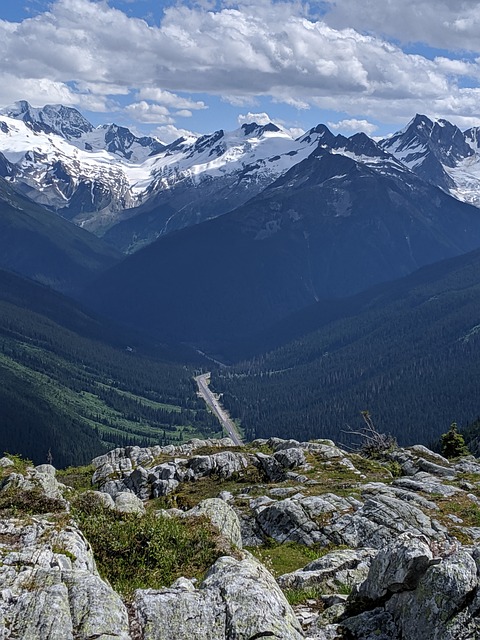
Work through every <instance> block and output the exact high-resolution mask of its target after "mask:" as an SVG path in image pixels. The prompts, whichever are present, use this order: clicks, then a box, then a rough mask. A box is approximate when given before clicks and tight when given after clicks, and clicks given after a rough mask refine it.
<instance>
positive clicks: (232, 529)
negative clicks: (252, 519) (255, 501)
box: [183, 498, 242, 549]
mask: <svg viewBox="0 0 480 640" xmlns="http://www.w3.org/2000/svg"><path fill="white" fill-rule="evenodd" d="M195 516H206V517H207V518H208V519H209V520H210V521H211V522H212V524H213V525H214V526H215V527H216V528H217V529H218V530H219V531H220V533H221V534H222V535H223V536H224V537H225V538H226V539H227V540H228V541H229V542H230V543H231V544H233V545H235V546H236V547H238V548H239V549H241V548H242V535H241V532H240V522H239V519H238V516H237V514H236V513H235V511H234V510H233V509H232V507H231V506H230V505H229V504H228V503H227V502H225V501H224V500H221V499H220V498H208V499H207V500H202V502H200V503H199V504H198V505H197V506H196V507H194V508H193V509H190V510H189V511H186V512H185V513H184V514H183V517H184V518H190V517H195Z"/></svg>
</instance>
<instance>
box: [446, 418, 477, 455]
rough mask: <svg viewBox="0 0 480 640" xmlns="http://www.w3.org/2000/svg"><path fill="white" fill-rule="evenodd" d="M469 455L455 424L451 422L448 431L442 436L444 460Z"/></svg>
mask: <svg viewBox="0 0 480 640" xmlns="http://www.w3.org/2000/svg"><path fill="white" fill-rule="evenodd" d="M469 453H470V451H469V450H468V447H467V445H466V444H465V439H464V437H463V436H462V434H461V433H459V432H458V429H457V423H456V422H452V424H451V425H450V429H449V430H448V431H447V433H444V434H443V436H442V455H444V456H445V458H459V457H460V456H468V455H469Z"/></svg>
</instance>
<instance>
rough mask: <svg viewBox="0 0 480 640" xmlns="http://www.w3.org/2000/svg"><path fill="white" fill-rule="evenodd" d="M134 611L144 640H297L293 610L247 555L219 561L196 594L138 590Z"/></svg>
mask: <svg viewBox="0 0 480 640" xmlns="http://www.w3.org/2000/svg"><path fill="white" fill-rule="evenodd" d="M135 608H136V611H137V616H138V619H139V622H140V628H141V632H142V634H143V639H144V640H171V639H172V638H175V640H187V639H188V640H251V639H252V638H267V637H271V638H279V639H280V638H281V639H282V640H301V639H302V638H303V637H304V635H303V633H302V630H301V627H300V624H299V623H298V621H297V619H296V617H295V615H294V613H293V610H292V609H291V607H290V605H289V604H288V602H287V601H286V599H285V596H284V595H283V593H282V591H281V590H280V588H279V586H278V585H277V583H276V582H275V580H274V578H273V577H272V576H271V574H270V573H269V572H268V571H267V570H266V569H265V567H264V566H263V565H261V564H260V563H259V562H258V561H256V560H255V559H254V558H253V557H252V556H250V555H249V554H244V557H243V559H242V560H236V559H234V558H232V557H229V556H224V557H222V558H219V560H217V562H216V563H215V564H214V565H213V566H212V568H211V569H210V571H209V572H208V574H207V576H206V578H205V580H204V581H203V582H202V583H201V584H200V586H199V588H198V589H196V588H195V587H194V586H193V584H192V583H191V582H190V581H187V580H183V581H182V582H180V583H179V582H178V581H177V584H176V585H173V586H172V588H170V589H161V590H159V591H153V590H139V591H137V592H136V597H135Z"/></svg>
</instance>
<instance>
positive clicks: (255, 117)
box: [237, 112, 272, 125]
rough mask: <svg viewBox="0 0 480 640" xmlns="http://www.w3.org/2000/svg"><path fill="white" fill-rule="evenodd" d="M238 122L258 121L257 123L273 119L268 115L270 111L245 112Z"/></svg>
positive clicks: (265, 122)
mask: <svg viewBox="0 0 480 640" xmlns="http://www.w3.org/2000/svg"><path fill="white" fill-rule="evenodd" d="M237 119H238V124H240V125H242V124H250V123H251V122H256V123H257V124H268V123H269V122H272V119H271V118H270V116H269V115H268V113H265V112H262V113H250V112H248V113H245V114H243V115H239V116H238V118H237Z"/></svg>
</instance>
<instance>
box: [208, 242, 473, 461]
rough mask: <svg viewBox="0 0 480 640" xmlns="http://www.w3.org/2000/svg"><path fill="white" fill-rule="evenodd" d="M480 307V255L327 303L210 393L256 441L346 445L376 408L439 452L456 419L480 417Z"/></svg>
mask: <svg viewBox="0 0 480 640" xmlns="http://www.w3.org/2000/svg"><path fill="white" fill-rule="evenodd" d="M479 301H480V252H478V251H477V252H474V253H472V254H469V255H468V256H462V257H460V258H456V259H455V260H451V261H448V262H442V263H439V264H435V265H432V266H431V267H428V268H425V269H422V270H421V271H419V272H417V273H415V274H413V275H412V276H410V277H408V278H405V279H403V280H399V281H396V282H392V283H389V284H388V285H384V286H380V287H376V288H375V289H372V290H371V291H369V292H366V293H364V294H361V295H358V296H356V297H354V298H348V299H345V300H336V301H335V300H333V301H328V302H319V303H318V304H317V305H315V307H313V308H310V309H308V310H306V311H305V312H303V313H299V314H297V315H296V316H294V317H292V318H291V319H290V320H288V321H285V322H284V323H283V324H282V325H279V326H277V327H273V328H272V329H271V330H270V332H269V335H268V336H263V342H262V341H259V342H258V343H257V353H256V355H255V356H254V357H251V358H250V360H248V361H244V362H240V363H238V364H236V365H234V366H232V367H230V368H223V369H218V370H217V371H213V372H212V382H211V386H212V389H213V390H214V391H215V392H217V393H222V394H223V396H222V402H223V404H224V406H225V408H226V409H227V410H228V411H229V413H230V415H231V416H232V418H236V419H240V420H241V424H242V427H243V429H244V432H245V434H246V439H247V440H249V439H254V438H266V437H269V436H271V435H275V436H278V437H283V438H291V437H294V438H296V439H298V440H311V439H314V438H332V439H334V440H335V441H336V442H339V443H342V442H343V443H345V444H349V438H348V429H349V425H353V428H355V425H356V424H357V421H358V415H359V412H360V411H362V410H363V409H364V408H365V407H368V408H369V410H370V411H371V413H372V415H374V416H375V422H376V425H377V427H378V429H379V431H380V432H385V433H391V434H392V435H393V436H394V437H395V438H397V440H398V442H399V444H400V445H401V446H404V445H407V444H413V443H421V444H426V445H427V446H432V443H436V442H438V439H439V437H440V435H441V433H442V425H445V424H450V422H451V421H452V416H456V417H457V420H458V423H459V425H462V424H466V423H467V422H468V421H471V419H472V417H474V416H477V415H478V400H477V397H478V393H477V391H478V389H477V387H478V383H477V380H478V379H480V358H479V357H478V353H479V348H480V332H479V331H478V330H477V329H476V326H477V324H478V322H477V320H476V319H477V318H478V316H479V313H480V306H479V305H480V303H479ZM267 349H270V350H269V351H267ZM240 355H241V354H240ZM476 433H477V436H475V435H474V434H472V436H473V437H474V438H475V437H476V438H477V440H478V433H479V429H478V427H477V432H476ZM479 450H480V448H479Z"/></svg>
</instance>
